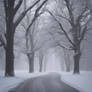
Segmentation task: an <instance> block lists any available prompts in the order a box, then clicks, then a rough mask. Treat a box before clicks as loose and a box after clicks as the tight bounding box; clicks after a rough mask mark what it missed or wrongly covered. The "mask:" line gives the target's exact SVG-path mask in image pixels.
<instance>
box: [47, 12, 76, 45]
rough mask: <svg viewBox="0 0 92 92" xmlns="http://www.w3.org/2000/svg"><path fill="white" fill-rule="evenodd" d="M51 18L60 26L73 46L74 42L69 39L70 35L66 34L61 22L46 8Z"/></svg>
mask: <svg viewBox="0 0 92 92" xmlns="http://www.w3.org/2000/svg"><path fill="white" fill-rule="evenodd" d="M46 11H47V12H48V13H49V14H50V15H51V16H52V17H53V18H54V20H55V21H56V22H57V23H58V24H59V27H60V28H61V30H62V31H63V32H64V34H65V36H66V38H67V39H68V41H69V42H70V44H71V45H73V46H75V44H74V43H73V42H72V40H71V39H70V37H69V36H68V34H67V32H66V31H65V29H64V28H63V26H62V24H61V23H60V22H59V21H58V20H57V19H56V17H55V16H54V15H53V14H52V12H50V11H49V10H46Z"/></svg>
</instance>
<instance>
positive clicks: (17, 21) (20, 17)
mask: <svg viewBox="0 0 92 92" xmlns="http://www.w3.org/2000/svg"><path fill="white" fill-rule="evenodd" d="M38 2H40V0H37V1H36V2H35V3H34V4H33V5H32V6H30V7H29V8H28V9H27V10H26V11H23V12H22V13H21V14H20V16H19V17H18V19H17V20H16V21H15V23H14V26H15V28H16V27H17V26H18V24H19V23H20V22H21V20H22V19H23V18H24V17H25V15H26V13H27V12H28V11H29V10H31V9H32V8H33V7H34V6H35V5H36V4H37V3H38Z"/></svg>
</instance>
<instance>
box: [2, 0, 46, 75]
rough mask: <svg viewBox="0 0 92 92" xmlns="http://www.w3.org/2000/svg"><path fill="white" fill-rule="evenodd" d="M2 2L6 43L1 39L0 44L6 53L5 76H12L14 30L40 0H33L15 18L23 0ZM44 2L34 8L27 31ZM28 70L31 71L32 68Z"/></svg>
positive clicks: (4, 0) (5, 0)
mask: <svg viewBox="0 0 92 92" xmlns="http://www.w3.org/2000/svg"><path fill="white" fill-rule="evenodd" d="M2 2H3V4H4V9H5V21H6V32H5V38H6V44H5V42H3V40H1V45H2V46H3V47H4V49H5V54H6V66H5V76H14V34H15V31H16V28H17V27H18V25H19V24H20V23H21V21H22V20H23V19H24V17H25V16H26V14H27V13H28V12H29V11H30V10H32V9H33V8H34V7H35V6H36V5H37V4H38V3H40V0H36V1H34V2H33V3H32V4H31V5H30V6H29V8H27V9H25V10H24V11H22V12H21V14H20V15H19V16H18V17H17V18H16V15H17V13H18V10H19V9H20V7H21V6H23V2H24V1H23V0H18V1H17V0H3V1H2ZM46 2H47V0H45V1H43V2H42V3H41V4H40V5H39V7H37V8H36V9H35V13H34V17H33V19H32V21H31V23H30V24H29V25H28V27H27V29H26V31H27V33H28V31H29V29H30V27H31V26H32V24H33V22H34V21H35V20H36V18H37V17H38V13H39V11H40V9H41V8H42V6H43V5H44V4H45V3H46ZM31 60H32V59H31ZM30 62H31V61H30ZM31 64H32V62H31ZM31 66H32V65H31ZM30 71H31V72H32V71H33V69H32V70H30Z"/></svg>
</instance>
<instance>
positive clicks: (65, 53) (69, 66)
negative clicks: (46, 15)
mask: <svg viewBox="0 0 92 92" xmlns="http://www.w3.org/2000/svg"><path fill="white" fill-rule="evenodd" d="M69 54H70V52H69V51H68V50H66V49H64V59H65V66H66V72H70V70H71V69H70V68H71V64H70V63H71V62H70V56H69Z"/></svg>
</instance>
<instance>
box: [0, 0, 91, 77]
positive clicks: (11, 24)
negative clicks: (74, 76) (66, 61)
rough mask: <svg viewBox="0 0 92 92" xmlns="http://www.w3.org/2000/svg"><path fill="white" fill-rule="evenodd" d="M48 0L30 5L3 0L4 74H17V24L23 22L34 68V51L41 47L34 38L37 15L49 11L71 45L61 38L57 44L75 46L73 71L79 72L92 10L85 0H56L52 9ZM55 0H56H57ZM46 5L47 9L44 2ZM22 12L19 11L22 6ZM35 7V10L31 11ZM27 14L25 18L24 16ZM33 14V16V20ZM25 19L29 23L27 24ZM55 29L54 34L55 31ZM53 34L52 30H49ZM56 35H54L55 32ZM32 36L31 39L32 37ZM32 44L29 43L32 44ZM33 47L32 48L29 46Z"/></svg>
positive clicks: (29, 56) (23, 2) (66, 47)
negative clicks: (15, 48) (4, 25)
mask: <svg viewBox="0 0 92 92" xmlns="http://www.w3.org/2000/svg"><path fill="white" fill-rule="evenodd" d="M47 1H48V0H44V1H40V0H35V1H34V2H32V3H31V5H30V6H29V7H27V4H26V3H27V0H18V1H17V0H2V2H3V4H4V11H5V23H6V28H5V29H6V31H5V34H4V38H5V40H6V41H5V40H3V39H2V37H0V46H3V47H4V49H5V56H6V65H5V76H14V35H15V31H16V28H17V27H18V26H19V24H21V25H22V26H23V28H24V30H25V32H26V35H25V36H26V48H27V52H26V54H27V57H28V60H29V72H33V71H34V55H35V51H37V50H38V49H39V48H41V47H38V48H35V43H34V41H33V39H34V29H30V27H32V28H34V26H35V23H36V20H37V19H38V17H39V16H40V15H41V14H43V13H44V12H47V13H48V14H49V15H50V16H51V17H52V18H53V20H54V21H55V23H57V24H55V25H58V26H57V27H58V28H59V29H60V30H56V32H55V33H58V34H59V36H61V37H62V36H63V35H64V36H65V38H66V39H67V41H66V43H67V42H68V44H69V45H68V46H65V45H63V44H61V41H60V42H59V41H58V42H56V41H55V42H56V44H57V46H60V47H61V48H64V49H67V50H72V51H73V53H74V56H73V58H74V73H79V62H80V57H81V54H82V52H81V47H82V42H83V40H84V39H85V37H86V34H87V32H88V30H90V27H89V24H90V21H91V10H90V7H89V6H88V4H89V3H88V1H86V0H55V1H53V0H52V1H51V3H53V4H55V6H54V8H53V9H51V8H50V9H49V8H48V7H46V5H47V6H48V5H49V4H51V3H49V2H48V3H46V2H47ZM54 2H55V3H54ZM44 5H45V9H43V6H44ZM21 7H23V9H22V10H21V11H22V12H21V13H19V12H18V11H19V10H20V8H21ZM32 10H33V11H34V12H32ZM25 17H26V20H24V19H25ZM30 18H32V19H31V20H30ZM23 20H24V22H26V23H27V24H26V25H25V23H24V22H23ZM55 33H53V34H55ZM50 34H51V35H52V33H50ZM52 36H53V35H52ZM29 39H30V40H29ZM29 44H30V45H29ZM30 47H31V49H30ZM41 54H42V56H39V57H40V58H39V59H40V61H41V62H40V63H39V65H40V66H41V67H40V71H42V69H41V68H42V63H43V61H42V59H43V57H44V56H43V52H41Z"/></svg>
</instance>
